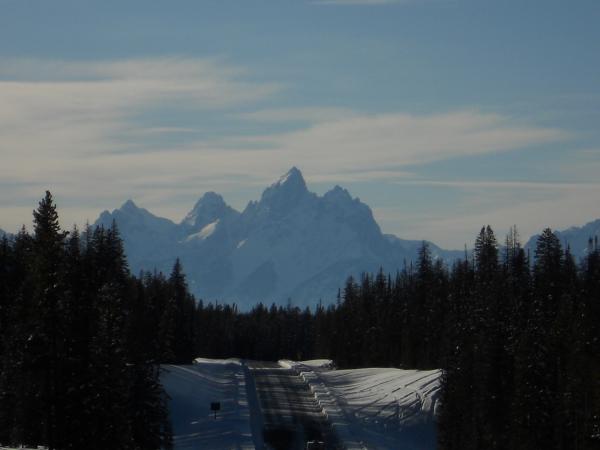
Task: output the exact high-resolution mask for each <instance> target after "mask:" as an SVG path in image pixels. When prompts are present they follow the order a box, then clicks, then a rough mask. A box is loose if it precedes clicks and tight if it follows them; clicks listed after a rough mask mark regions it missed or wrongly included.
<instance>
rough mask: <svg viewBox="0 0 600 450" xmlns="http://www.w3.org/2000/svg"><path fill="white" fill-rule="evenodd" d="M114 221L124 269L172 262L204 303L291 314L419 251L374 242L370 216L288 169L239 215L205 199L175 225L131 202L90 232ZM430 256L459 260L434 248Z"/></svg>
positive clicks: (216, 199) (406, 244) (393, 241)
mask: <svg viewBox="0 0 600 450" xmlns="http://www.w3.org/2000/svg"><path fill="white" fill-rule="evenodd" d="M113 220H114V221H116V223H117V225H118V226H119V229H120V231H121V234H122V236H123V238H124V242H125V250H126V252H127V255H128V258H129V261H130V265H131V269H132V271H133V272H134V273H136V272H138V271H139V270H141V269H145V270H154V269H155V268H157V269H158V270H161V271H163V272H169V271H170V269H171V267H172V265H173V262H174V260H175V258H176V257H180V258H181V261H182V263H183V266H184V269H185V271H186V274H187V276H188V281H189V284H190V288H191V290H192V292H193V293H194V294H196V295H197V296H199V297H201V298H204V299H207V300H214V299H218V300H223V301H230V302H231V301H235V302H238V304H241V305H242V307H244V305H250V304H254V303H256V302H257V301H263V302H269V303H270V302H273V301H274V302H278V303H286V302H287V300H288V299H289V298H291V299H292V301H293V302H294V304H296V305H300V306H302V305H307V304H313V305H314V304H316V303H317V302H318V301H319V300H320V299H322V300H323V301H324V302H326V303H328V302H332V301H334V300H335V296H336V293H337V291H338V288H340V287H343V283H344V281H345V280H346V278H347V277H348V276H349V275H351V274H352V275H354V276H359V275H360V274H361V273H362V272H365V271H369V272H374V271H377V270H378V269H379V268H380V267H381V266H383V268H384V270H386V271H390V272H394V271H396V270H398V269H400V268H402V266H403V264H404V262H405V261H410V260H414V258H415V257H416V254H417V251H418V248H419V246H420V245H421V242H420V241H406V240H402V239H399V238H397V237H395V236H391V235H384V234H382V232H381V230H380V228H379V226H378V224H377V223H376V222H375V219H374V218H373V214H372V212H371V209H370V208H369V207H368V206H367V205H366V204H364V203H362V202H361V201H360V200H359V199H357V198H352V197H351V195H350V193H349V192H348V191H347V190H345V189H343V188H341V187H339V186H335V187H334V188H333V189H331V190H330V191H329V192H327V193H325V194H324V195H323V196H318V195H316V194H314V193H312V192H310V191H309V190H308V189H307V186H306V183H305V181H304V178H303V176H302V174H301V173H300V171H299V170H298V169H296V168H292V169H291V170H290V171H289V172H288V173H287V174H285V175H284V176H283V177H281V178H280V179H279V180H278V181H276V182H275V183H273V184H272V185H271V186H269V187H268V188H267V189H265V191H264V192H263V194H262V196H261V198H260V200H258V201H253V202H250V203H249V204H248V205H247V207H246V208H245V209H244V211H242V212H241V213H240V212H237V211H235V210H234V209H233V208H231V207H230V206H228V205H227V204H226V203H225V202H224V200H223V198H222V197H221V196H220V195H218V194H216V193H214V192H209V193H206V194H204V195H203V196H202V197H201V198H200V200H199V201H198V202H197V203H196V205H195V206H194V208H193V209H192V210H191V211H190V212H189V213H188V214H187V215H186V217H185V218H184V219H183V220H182V221H181V223H180V224H175V223H173V222H171V221H169V220H167V219H163V218H160V217H156V216H154V215H152V214H151V213H150V212H148V211H147V210H145V209H142V208H139V207H137V206H136V205H135V204H134V203H133V202H132V201H131V200H129V201H127V202H126V203H125V204H124V205H123V206H122V207H121V208H119V209H116V210H114V211H113V212H112V213H110V212H108V211H105V212H103V213H102V214H101V216H100V217H99V219H98V220H97V221H96V225H100V224H102V225H104V226H110V224H111V223H112V221H113ZM432 252H433V254H434V255H437V256H439V257H440V258H444V259H453V258H455V257H460V256H461V255H462V253H461V252H446V251H444V250H441V249H439V248H438V247H436V246H433V245H432Z"/></svg>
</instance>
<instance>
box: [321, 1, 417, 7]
mask: <svg viewBox="0 0 600 450" xmlns="http://www.w3.org/2000/svg"><path fill="white" fill-rule="evenodd" d="M410 2H411V0H315V1H313V2H312V3H313V4H315V5H337V6H352V5H389V4H392V3H410Z"/></svg>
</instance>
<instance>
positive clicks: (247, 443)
mask: <svg viewBox="0 0 600 450" xmlns="http://www.w3.org/2000/svg"><path fill="white" fill-rule="evenodd" d="M162 368H163V373H162V375H161V381H162V383H163V386H164V388H165V390H166V391H167V394H168V395H169V397H170V401H169V408H170V412H171V422H172V424H173V436H174V439H173V444H174V449H175V450H196V449H207V450H220V449H231V448H236V449H254V448H255V445H254V442H253V437H252V433H251V429H250V410H249V407H248V396H247V392H246V380H245V371H244V366H243V365H242V363H241V362H240V361H239V360H207V359H201V358H198V359H196V360H195V361H194V365H190V366H173V365H165V366H162ZM212 402H220V408H221V409H220V411H218V413H217V418H216V419H215V418H214V413H213V412H212V411H211V409H210V406H211V403H212Z"/></svg>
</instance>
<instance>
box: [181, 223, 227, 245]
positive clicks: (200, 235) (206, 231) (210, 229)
mask: <svg viewBox="0 0 600 450" xmlns="http://www.w3.org/2000/svg"><path fill="white" fill-rule="evenodd" d="M218 224H219V219H217V220H215V221H214V222H211V223H209V224H208V225H206V226H205V227H204V228H202V229H201V230H200V231H198V232H197V233H194V234H190V235H189V236H188V237H187V238H186V239H185V241H186V242H190V241H193V240H200V241H203V240H204V239H206V238H208V237H209V236H210V235H212V234H213V233H214V232H215V230H216V228H217V225H218Z"/></svg>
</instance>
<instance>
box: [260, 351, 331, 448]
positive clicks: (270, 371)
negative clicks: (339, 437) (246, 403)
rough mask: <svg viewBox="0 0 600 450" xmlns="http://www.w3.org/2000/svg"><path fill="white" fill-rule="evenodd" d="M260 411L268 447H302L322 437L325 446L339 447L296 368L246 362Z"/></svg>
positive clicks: (320, 439)
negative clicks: (252, 379) (294, 369)
mask: <svg viewBox="0 0 600 450" xmlns="http://www.w3.org/2000/svg"><path fill="white" fill-rule="evenodd" d="M248 366H249V367H250V373H251V374H252V376H253V378H254V383H255V386H256V392H257V394H258V399H259V403H260V409H261V412H262V415H263V421H262V423H263V438H264V442H265V445H266V446H267V448H271V449H276V450H280V449H281V450H284V449H285V450H304V449H305V448H306V442H308V441H322V442H323V443H324V447H323V448H326V449H328V450H333V449H338V448H340V449H341V448H342V447H341V446H340V445H339V444H338V442H337V441H336V438H335V435H334V434H333V432H332V431H331V428H330V426H329V423H328V422H327V419H326V418H325V417H324V416H323V414H322V413H321V409H320V408H319V406H318V404H317V402H316V400H315V398H314V396H313V394H312V393H311V391H310V390H309V389H308V386H307V385H306V383H304V381H303V380H302V378H300V377H299V376H298V375H297V374H296V372H295V371H293V370H291V369H284V368H281V367H280V366H278V365H277V364H276V363H265V362H248Z"/></svg>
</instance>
